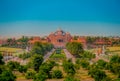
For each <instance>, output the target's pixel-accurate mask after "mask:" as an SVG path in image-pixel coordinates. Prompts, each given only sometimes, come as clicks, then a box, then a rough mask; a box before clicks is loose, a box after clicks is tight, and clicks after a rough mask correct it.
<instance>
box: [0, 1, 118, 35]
mask: <svg viewBox="0 0 120 81" xmlns="http://www.w3.org/2000/svg"><path fill="white" fill-rule="evenodd" d="M59 27H61V28H62V29H63V30H65V31H69V32H70V33H71V34H73V35H74V34H77V35H100V36H103V35H104V36H109V35H115V36H116V35H117V36H120V32H119V31H120V1H119V0H0V36H21V35H38V36H44V35H48V34H49V33H50V32H52V31H55V30H57V29H58V28H59Z"/></svg>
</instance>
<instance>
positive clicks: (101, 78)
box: [88, 55, 120, 81]
mask: <svg viewBox="0 0 120 81" xmlns="http://www.w3.org/2000/svg"><path fill="white" fill-rule="evenodd" d="M88 70H89V73H88V74H89V75H91V77H93V78H94V79H95V81H119V80H120V56H118V55H114V56H112V57H111V59H110V61H109V62H105V61H104V60H98V61H97V62H96V63H94V64H92V65H91V66H89V68H88ZM104 70H109V71H111V72H112V73H114V74H116V75H117V76H118V77H117V78H116V79H111V78H110V77H108V76H107V75H106V73H105V71H104Z"/></svg>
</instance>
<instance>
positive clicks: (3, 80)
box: [0, 70, 16, 81]
mask: <svg viewBox="0 0 120 81" xmlns="http://www.w3.org/2000/svg"><path fill="white" fill-rule="evenodd" d="M15 79H16V76H15V75H13V73H12V71H9V70H5V71H3V72H2V74H1V75H0V81H15Z"/></svg>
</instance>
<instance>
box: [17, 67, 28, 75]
mask: <svg viewBox="0 0 120 81" xmlns="http://www.w3.org/2000/svg"><path fill="white" fill-rule="evenodd" d="M18 70H19V72H21V73H25V72H26V71H27V67H26V66H23V65H20V66H19V68H18Z"/></svg>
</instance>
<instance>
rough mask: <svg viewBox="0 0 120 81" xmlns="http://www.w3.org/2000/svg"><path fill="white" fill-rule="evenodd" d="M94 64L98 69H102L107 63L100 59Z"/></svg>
mask: <svg viewBox="0 0 120 81" xmlns="http://www.w3.org/2000/svg"><path fill="white" fill-rule="evenodd" d="M96 64H97V66H98V68H100V69H103V68H105V67H106V64H107V62H105V61H104V60H102V59H100V60H98V61H97V63H96Z"/></svg>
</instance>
